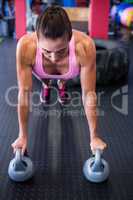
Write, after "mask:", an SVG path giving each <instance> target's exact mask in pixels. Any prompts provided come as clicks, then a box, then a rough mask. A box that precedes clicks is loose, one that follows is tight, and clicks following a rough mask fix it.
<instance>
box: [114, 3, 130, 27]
mask: <svg viewBox="0 0 133 200" xmlns="http://www.w3.org/2000/svg"><path fill="white" fill-rule="evenodd" d="M130 7H133V5H132V4H129V3H121V4H120V5H118V6H117V8H116V15H115V22H116V24H117V25H120V24H121V16H122V13H123V11H124V10H125V9H127V8H130Z"/></svg>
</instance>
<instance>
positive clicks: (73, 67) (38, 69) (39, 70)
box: [33, 36, 80, 80]
mask: <svg viewBox="0 0 133 200" xmlns="http://www.w3.org/2000/svg"><path fill="white" fill-rule="evenodd" d="M44 69H45V67H43V63H42V53H41V50H40V49H39V48H37V52H36V61H35V65H34V66H33V74H34V75H36V76H38V77H39V78H40V79H63V80H68V79H73V78H75V77H76V76H78V75H79V73H80V67H79V66H78V64H77V61H76V55H75V42H74V36H72V38H71V40H70V42H69V70H68V72H66V73H65V74H62V75H53V74H47V73H46V72H45V70H44Z"/></svg>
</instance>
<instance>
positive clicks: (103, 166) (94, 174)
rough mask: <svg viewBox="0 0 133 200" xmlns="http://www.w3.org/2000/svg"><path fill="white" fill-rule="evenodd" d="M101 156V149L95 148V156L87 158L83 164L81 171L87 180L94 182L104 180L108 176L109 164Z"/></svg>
mask: <svg viewBox="0 0 133 200" xmlns="http://www.w3.org/2000/svg"><path fill="white" fill-rule="evenodd" d="M101 157H102V151H101V150H100V149H97V150H96V152H95V156H94V157H91V158H90V159H88V160H87V161H86V162H85V164H84V166H83V173H84V176H85V178H86V179H87V180H89V181H91V182H95V183H100V182H103V181H105V180H106V179H107V178H108V176H109V171H110V170H109V165H108V163H107V161H105V160H104V159H103V158H101Z"/></svg>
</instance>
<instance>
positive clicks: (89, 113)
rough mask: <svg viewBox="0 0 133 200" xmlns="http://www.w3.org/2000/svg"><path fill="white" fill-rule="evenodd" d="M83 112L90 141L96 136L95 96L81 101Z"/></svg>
mask: <svg viewBox="0 0 133 200" xmlns="http://www.w3.org/2000/svg"><path fill="white" fill-rule="evenodd" d="M83 105H84V110H85V114H86V118H87V121H88V125H89V130H90V140H92V139H93V138H94V137H96V136H97V112H96V95H91V97H86V98H84V100H83Z"/></svg>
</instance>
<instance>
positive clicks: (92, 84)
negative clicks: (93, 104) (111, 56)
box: [79, 37, 96, 100]
mask: <svg viewBox="0 0 133 200" xmlns="http://www.w3.org/2000/svg"><path fill="white" fill-rule="evenodd" d="M85 40H86V41H85V43H84V44H81V47H80V53H79V62H80V65H81V72H80V81H81V88H82V96H83V97H86V96H87V97H89V96H90V97H91V98H92V97H94V99H95V100H96V93H95V88H96V49H95V44H94V42H93V40H92V39H91V38H89V37H87V39H85Z"/></svg>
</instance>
